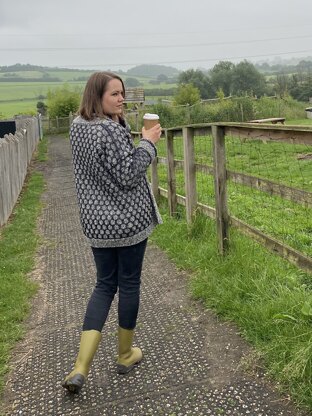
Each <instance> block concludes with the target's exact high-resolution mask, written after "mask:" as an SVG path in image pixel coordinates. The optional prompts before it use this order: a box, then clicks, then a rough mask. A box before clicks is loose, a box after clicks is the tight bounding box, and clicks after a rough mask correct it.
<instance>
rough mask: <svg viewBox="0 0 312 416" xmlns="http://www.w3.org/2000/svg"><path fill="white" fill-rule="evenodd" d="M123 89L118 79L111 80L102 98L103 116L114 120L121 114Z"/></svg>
mask: <svg viewBox="0 0 312 416" xmlns="http://www.w3.org/2000/svg"><path fill="white" fill-rule="evenodd" d="M124 100H125V99H124V97H123V88H122V83H121V82H120V81H119V79H115V78H114V79H111V80H110V81H109V82H108V84H107V89H106V91H105V92H104V94H103V97H102V108H103V112H104V114H107V115H109V116H111V117H112V118H113V119H114V120H117V119H118V116H119V115H121V114H122V109H123V102H124Z"/></svg>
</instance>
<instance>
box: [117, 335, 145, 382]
mask: <svg viewBox="0 0 312 416" xmlns="http://www.w3.org/2000/svg"><path fill="white" fill-rule="evenodd" d="M133 335H134V330H133V329H123V328H121V327H119V328H118V359H117V372H118V374H126V373H129V371H131V370H132V369H133V367H134V366H135V365H136V364H138V363H139V362H140V361H141V360H142V358H143V354H142V351H141V350H140V348H138V347H132V341H133Z"/></svg>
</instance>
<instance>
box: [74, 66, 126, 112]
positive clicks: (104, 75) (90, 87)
mask: <svg viewBox="0 0 312 416" xmlns="http://www.w3.org/2000/svg"><path fill="white" fill-rule="evenodd" d="M112 79H118V80H119V81H120V82H121V85H122V89H123V96H125V86H124V83H123V81H122V79H121V78H120V77H119V76H118V75H116V74H114V73H113V72H106V71H105V72H95V73H94V74H92V75H91V77H90V78H89V79H88V81H87V84H86V87H85V90H84V93H83V96H82V100H81V103H80V107H79V111H78V113H79V115H80V116H81V117H82V118H84V119H85V120H92V119H93V118H94V117H101V118H103V117H105V116H106V114H104V112H103V107H102V97H103V94H104V92H105V91H106V89H107V84H108V83H109V81H111V80H112Z"/></svg>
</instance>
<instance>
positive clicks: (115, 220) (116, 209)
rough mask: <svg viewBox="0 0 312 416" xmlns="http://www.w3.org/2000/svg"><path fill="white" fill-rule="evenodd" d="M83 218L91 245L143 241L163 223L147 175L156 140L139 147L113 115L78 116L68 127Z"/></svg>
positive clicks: (144, 142)
mask: <svg viewBox="0 0 312 416" xmlns="http://www.w3.org/2000/svg"><path fill="white" fill-rule="evenodd" d="M70 143H71V148H72V155H73V165H74V174H75V182H76V190H77V197H78V205H79V209H80V220H81V224H82V228H83V232H84V234H85V236H86V237H87V239H88V241H89V243H90V244H91V246H92V247H121V246H128V245H133V244H137V243H139V242H141V241H143V240H145V239H146V238H147V237H148V236H149V234H150V233H151V232H152V230H153V228H154V227H155V226H156V225H157V224H160V223H161V218H160V215H159V212H158V208H157V205H156V202H155V199H154V196H153V194H152V192H151V189H150V186H149V183H148V181H147V178H146V170H147V168H148V166H149V165H150V164H151V162H152V160H153V159H154V158H155V157H156V155H157V151H156V147H155V146H154V144H153V143H152V142H150V141H148V140H144V139H142V140H141V141H140V142H139V144H138V146H137V147H135V146H134V143H133V140H132V137H131V134H130V129H129V128H128V126H125V125H124V126H123V125H122V124H120V123H117V122H115V121H113V120H111V119H99V118H96V119H94V120H91V121H86V120H84V119H83V118H81V117H77V118H76V119H75V120H74V121H73V123H72V125H71V129H70Z"/></svg>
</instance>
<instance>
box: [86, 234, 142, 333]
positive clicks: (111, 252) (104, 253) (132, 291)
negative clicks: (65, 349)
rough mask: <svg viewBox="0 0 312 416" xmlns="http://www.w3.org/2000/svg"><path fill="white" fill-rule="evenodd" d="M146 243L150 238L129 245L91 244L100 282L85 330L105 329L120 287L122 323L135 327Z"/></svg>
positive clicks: (90, 304)
mask: <svg viewBox="0 0 312 416" xmlns="http://www.w3.org/2000/svg"><path fill="white" fill-rule="evenodd" d="M146 244H147V239H146V240H144V241H142V242H141V243H138V244H135V245H133V246H127V247H111V248H95V247H91V248H92V252H93V256H94V260H95V265H96V270H97V281H96V285H95V288H94V290H93V293H92V295H91V298H90V300H89V303H88V306H87V310H86V314H85V319H84V323H83V328H82V329H83V331H88V330H91V329H95V330H97V331H100V332H101V331H102V329H103V326H104V324H105V321H106V319H107V316H108V312H109V309H110V306H111V303H112V301H113V299H114V296H115V294H116V292H117V288H118V290H119V300H118V321H119V326H120V327H122V328H124V329H134V328H135V325H136V320H137V316H138V311H139V303H140V284H141V271H142V265H143V258H144V253H145V248H146Z"/></svg>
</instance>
